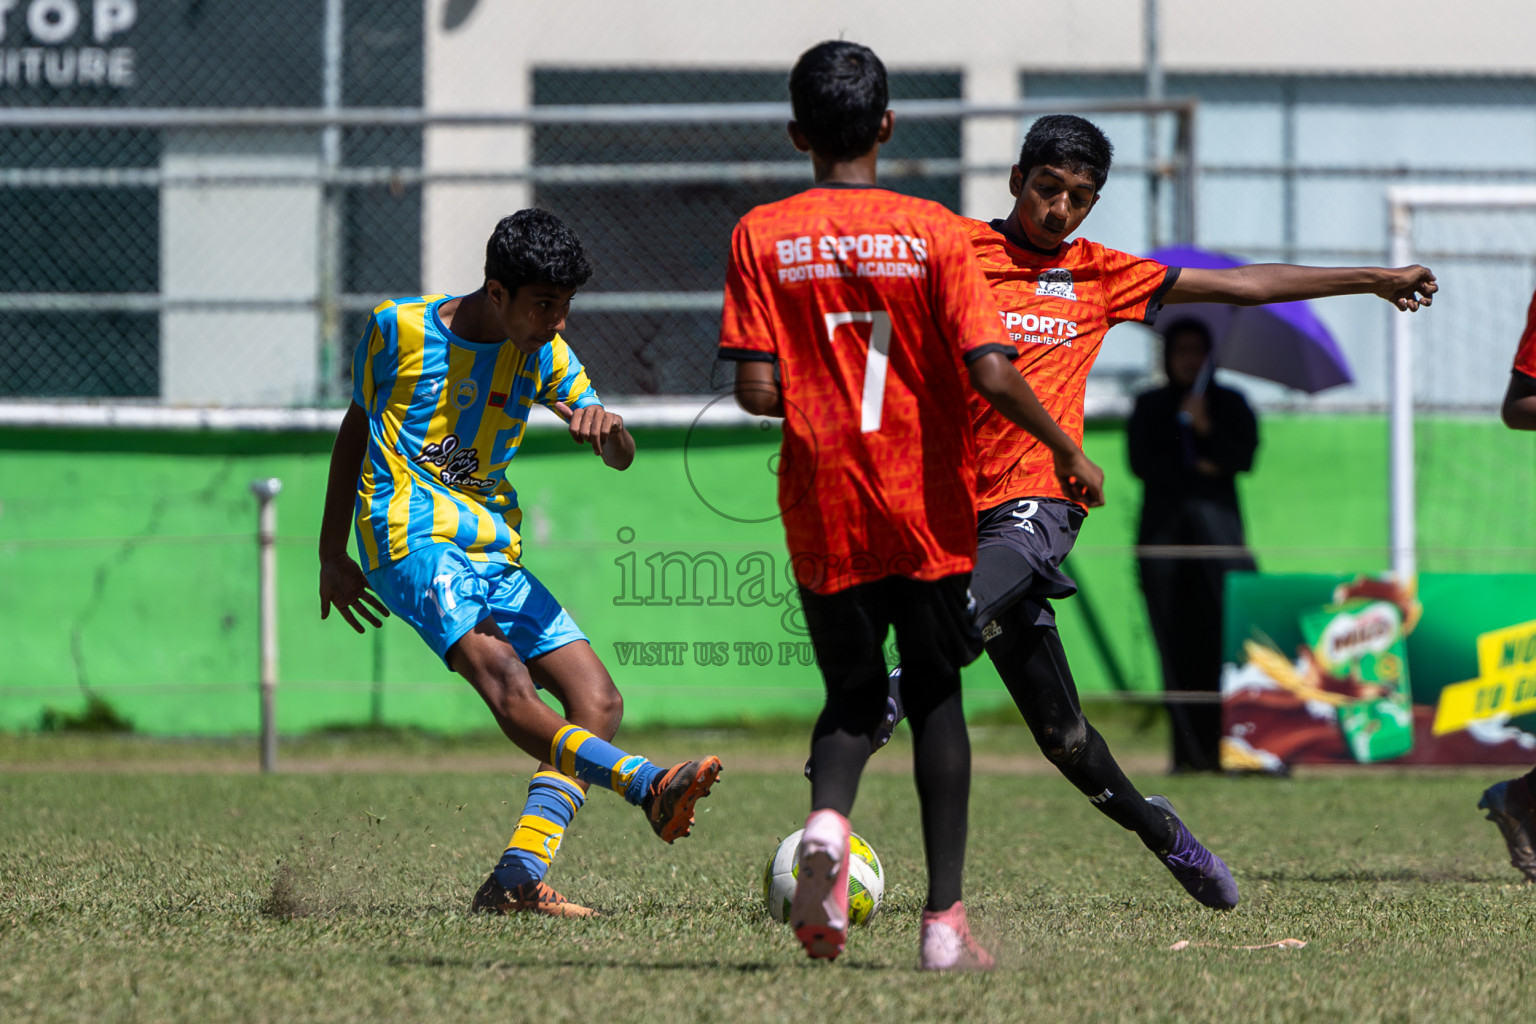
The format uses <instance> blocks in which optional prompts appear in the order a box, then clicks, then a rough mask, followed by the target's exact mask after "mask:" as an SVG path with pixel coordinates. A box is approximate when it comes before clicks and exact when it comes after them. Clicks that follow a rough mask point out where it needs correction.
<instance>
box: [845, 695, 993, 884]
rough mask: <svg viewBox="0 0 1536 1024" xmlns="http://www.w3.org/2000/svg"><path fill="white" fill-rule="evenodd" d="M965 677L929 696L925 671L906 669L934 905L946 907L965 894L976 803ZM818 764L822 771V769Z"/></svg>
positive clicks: (905, 697)
mask: <svg viewBox="0 0 1536 1024" xmlns="http://www.w3.org/2000/svg"><path fill="white" fill-rule="evenodd" d="M959 683H960V680H959V678H958V677H957V678H956V679H955V680H954V681H953V686H952V687H949V686H943V687H940V689H941V691H942V690H948V691H949V692H948V693H947V695H946V696H944V697H943V699H941V700H939V701H937V702H936V703H935V702H932V701H931V700H925V699H924V695H923V694H922V693H921V690H924V689H927V687H926V686H924V684H923V680H922V677H921V675H920V674H917V673H914V672H912V671H911V670H910V669H908V668H904V669H903V671H902V702H903V703H904V704H905V705H906V707H907V711H908V719H907V720H908V722H910V723H911V726H912V768H913V775H914V777H915V780H916V782H917V796H918V801H919V802H920V804H921V805H922V815H923V849H924V850H925V851H926V852H927V856H928V904H927V909H929V910H945V909H948V908H949V907H951V906H953V905H954V904H955V902H956V901H957V900H959V899H960V896H961V883H962V881H963V875H964V869H965V842H966V832H967V828H968V825H969V813H970V802H971V739H970V735H969V734H968V733H967V732H966V729H965V712H964V710H963V708H962V706H961V702H960V686H959ZM819 770H820V769H819V766H818V771H819Z"/></svg>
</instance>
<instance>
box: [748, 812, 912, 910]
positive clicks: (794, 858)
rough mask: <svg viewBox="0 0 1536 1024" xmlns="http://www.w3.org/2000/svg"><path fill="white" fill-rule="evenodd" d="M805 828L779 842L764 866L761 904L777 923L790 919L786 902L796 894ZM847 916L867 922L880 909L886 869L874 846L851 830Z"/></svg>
mask: <svg viewBox="0 0 1536 1024" xmlns="http://www.w3.org/2000/svg"><path fill="white" fill-rule="evenodd" d="M804 834H805V829H800V830H799V831H798V832H796V833H794V834H793V835H791V836H790V837H789V838H787V839H785V840H784V841H783V842H782V843H780V844H779V848H778V849H777V850H774V851H773V856H772V857H770V858H768V866H767V867H766V868H764V869H763V906H764V907H765V908H767V910H768V916H769V917H771V918H773V919H774V920H775V921H778V922H779V923H780V924H787V923H788V922H789V904H790V901H791V900H793V899H794V897H795V876H796V875H797V874H798V873H799V871H800V862H799V859H798V854H799V853H800V837H801V836H802V835H804ZM848 851H849V854H850V857H849V858H848V920H849V923H850V924H869V922H870V921H872V920H874V917H875V914H876V913H878V912H879V910H880V900H881V898H882V897H884V896H885V870H884V869H883V868H882V867H881V866H880V858H879V857H878V856H876V855H875V849H874V847H872V846H870V845H869V844H868V843H866V842H865V841H864V838H863V837H862V836H860V835H858V834H854V835H853V836H852V837H850V839H849V841H848Z"/></svg>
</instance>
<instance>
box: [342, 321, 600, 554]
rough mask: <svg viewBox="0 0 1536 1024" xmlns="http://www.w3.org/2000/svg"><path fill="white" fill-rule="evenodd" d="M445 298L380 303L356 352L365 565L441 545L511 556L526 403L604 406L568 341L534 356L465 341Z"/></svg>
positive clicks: (360, 540)
mask: <svg viewBox="0 0 1536 1024" xmlns="http://www.w3.org/2000/svg"><path fill="white" fill-rule="evenodd" d="M447 298H448V296H446V295H425V296H422V297H420V298H408V299H396V300H395V301H393V302H386V303H384V304H383V305H381V306H380V307H379V308H378V309H375V310H374V311H373V316H372V317H371V318H369V321H368V333H367V334H366V335H365V336H364V337H363V339H362V340H361V341H359V342H358V344H357V351H356V353H355V354H354V356H353V361H352V400H353V401H354V402H356V403H357V404H358V405H360V406H362V408H363V409H364V410H365V411H366V412H367V413H368V433H369V438H368V454H367V457H366V458H364V460H363V471H362V475H361V477H360V478H359V480H358V486H357V512H356V524H357V547H358V551H359V553H360V554H361V561H362V563H363V567H364V569H366V570H369V571H371V570H373V569H377V568H379V567H380V566H382V565H388V564H390V563H391V562H395V561H398V560H399V559H401V558H404V557H405V556H406V555H407V554H409V553H410V552H412V551H416V550H419V549H420V548H422V547H424V546H426V545H428V544H440V543H449V544H457V545H458V546H459V547H461V548H463V549H464V550H465V551H466V552H467V553H468V554H469V557H471V558H473V559H477V560H483V561H488V562H512V563H516V562H517V560H518V558H519V557H520V556H521V554H522V539H521V537H519V535H518V527H519V526H520V525H521V523H522V518H523V515H522V512H521V511H519V509H518V507H517V491H516V490H515V489H514V488H513V487H512V484H511V483H509V482H508V480H507V466H508V464H509V463H511V461H512V458H513V456H515V455H516V454H517V449H518V446H519V445H521V444H522V441H523V432H524V431H525V430H526V429H527V427H528V411H529V409H530V408H531V407H532V405H533V403H534V402H539V403H541V404H543V405H547V406H553V405H554V403H555V402H564V403H566V404H567V405H569V406H570V407H571V408H573V409H579V408H583V407H585V406H588V405H600V404H601V402H600V400H599V399H598V397H597V392H596V391H594V390H593V389H592V382H591V381H590V380H589V379H588V378H587V372H586V370H585V368H583V367H582V365H581V360H579V359H577V358H576V353H574V352H572V351H571V349H570V347H569V346H568V345H566V343H565V339H564V338H562V337H560V336H559V335H556V336H555V340H554V341H552V342H550V343H549V344H547V345H545V346H543V347H542V348H540V349H539V351H538V352H537V354H535V355H531V356H530V355H524V354H523V353H522V352H520V351H518V349H517V346H516V345H513V344H512V343H511V342H506V341H502V342H473V341H465V340H464V339H463V338H460V337H457V336H456V335H454V334H453V333H451V332H450V331H449V330H448V328H447V326H446V325H444V323H443V322H442V320H440V319H439V318H438V315H437V310H438V307H439V306H440V305H442V303H443V301H444V300H446V299H447Z"/></svg>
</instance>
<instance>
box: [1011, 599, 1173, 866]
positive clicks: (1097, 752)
mask: <svg viewBox="0 0 1536 1024" xmlns="http://www.w3.org/2000/svg"><path fill="white" fill-rule="evenodd" d="M997 625H998V626H999V627H1000V628H1001V630H1002V631H1001V632H1000V633H997V634H995V635H994V636H993V637H992V639H991V640H989V641H988V642H987V655H988V656H989V657H990V658H991V659H992V664H993V665H994V666H996V668H997V672H998V675H1000V676H1002V679H1003V684H1004V685H1005V686H1007V687H1008V692H1009V694H1010V695H1012V697H1013V701H1014V703H1015V704H1017V705H1018V707H1019V711H1020V712H1021V713H1022V714H1023V715H1024V721H1025V722H1026V723H1027V724H1028V725H1029V728H1030V731H1031V732H1032V733H1033V734H1034V737H1035V742H1036V743H1038V744H1039V745H1040V750H1041V751H1042V752H1043V753H1044V754H1045V756H1046V758H1047V759H1048V760H1050V762H1051V763H1052V764H1054V765H1055V766H1056V767H1057V769H1058V770H1060V772H1061V774H1062V775H1064V776H1066V779H1067V781H1068V782H1070V783H1072V785H1074V786H1076V787H1077V788H1078V790H1080V791H1081V792H1082V794H1083V795H1084V796H1086V797H1088V799H1089V801H1090V802H1092V804H1093V805H1094V806H1095V807H1097V808H1098V809H1099V810H1100V811H1102V812H1103V813H1104V815H1105V816H1106V817H1108V818H1109V819H1110V820H1111V821H1113V822H1115V823H1116V824H1117V825H1119V826H1120V827H1121V828H1124V829H1128V830H1130V831H1132V832H1135V833H1136V835H1137V836H1138V837H1139V838H1140V839H1141V841H1142V843H1143V844H1145V845H1146V847H1147V849H1149V850H1151V851H1153V852H1154V853H1159V854H1161V853H1166V852H1167V850H1168V846H1169V844H1170V843H1171V842H1172V839H1173V824H1172V822H1170V821H1169V820H1168V816H1167V815H1165V814H1164V813H1163V812H1162V811H1161V810H1159V809H1158V808H1157V807H1154V806H1153V805H1152V804H1149V803H1147V802H1146V800H1145V799H1144V798H1143V797H1142V795H1141V794H1140V793H1139V792H1137V790H1136V787H1135V786H1133V785H1132V784H1131V780H1130V779H1128V778H1126V776H1125V773H1124V772H1123V771H1121V770H1120V765H1119V764H1117V763H1116V762H1115V758H1114V755H1112V754H1111V753H1110V752H1109V745H1108V744H1107V743H1105V742H1104V737H1102V736H1100V735H1099V733H1098V730H1096V729H1095V728H1094V727H1093V726H1092V725H1090V724H1089V723H1088V720H1087V719H1086V718H1084V717H1083V713H1082V709H1081V708H1080V706H1079V705H1078V700H1077V685H1076V683H1074V682H1073V680H1072V670H1071V668H1070V667H1068V665H1067V655H1066V651H1064V650H1063V649H1062V646H1061V637H1060V636H1058V635H1057V633H1056V627H1055V626H1036V625H1032V624H1030V622H1029V615H1028V605H1027V604H1026V605H1023V606H1022V607H1021V606H1019V605H1015V606H1014V608H1012V609H1009V611H1008V612H1006V613H1005V614H1004V615H1003V616H1000V621H998V623H997Z"/></svg>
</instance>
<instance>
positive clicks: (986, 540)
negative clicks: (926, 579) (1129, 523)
mask: <svg viewBox="0 0 1536 1024" xmlns="http://www.w3.org/2000/svg"><path fill="white" fill-rule="evenodd" d="M1086 514H1087V513H1085V512H1084V511H1083V510H1082V509H1081V508H1079V507H1078V506H1077V505H1074V504H1073V503H1072V502H1070V501H1064V500H1063V499H1061V498H1024V499H1020V500H1015V501H1006V502H1004V503H1003V504H1001V505H998V506H997V507H996V508H989V509H987V510H986V511H985V512H982V513H981V515H979V516H978V517H977V522H976V571H975V572H974V573H972V574H971V596H972V598H974V599H975V602H976V605H975V614H976V624H977V626H978V627H980V628H981V629H982V632H983V633H985V632H986V627H987V624H988V623H990V622H991V621H992V620H993V619H995V618H997V617H998V616H999V615H1000V614H1002V613H1003V612H1004V611H1006V610H1007V609H1008V608H1010V607H1012V606H1013V605H1015V604H1019V603H1021V602H1022V603H1024V613H1025V616H1026V617H1027V618H1028V620H1029V621H1030V623H1031V624H1032V625H1036V626H1054V625H1055V624H1056V613H1055V612H1053V611H1052V610H1051V604H1050V602H1051V599H1052V598H1058V597H1071V596H1072V595H1073V594H1075V593H1077V584H1076V583H1074V582H1073V581H1072V577H1070V576H1068V575H1067V574H1066V573H1064V572H1062V571H1061V562H1062V559H1064V558H1066V557H1067V553H1068V552H1069V551H1071V550H1072V545H1073V544H1075V543H1076V542H1077V531H1078V529H1079V528H1080V527H1081V526H1082V525H1083V519H1084V517H1085V516H1086Z"/></svg>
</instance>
